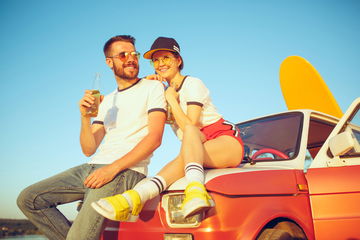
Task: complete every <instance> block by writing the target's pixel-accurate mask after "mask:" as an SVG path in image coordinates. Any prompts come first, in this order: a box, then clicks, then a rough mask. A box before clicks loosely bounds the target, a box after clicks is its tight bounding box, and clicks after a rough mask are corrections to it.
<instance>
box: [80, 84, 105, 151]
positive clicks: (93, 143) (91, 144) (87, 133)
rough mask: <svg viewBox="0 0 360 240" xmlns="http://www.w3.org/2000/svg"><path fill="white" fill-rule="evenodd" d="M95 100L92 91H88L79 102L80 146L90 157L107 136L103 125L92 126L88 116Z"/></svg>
mask: <svg viewBox="0 0 360 240" xmlns="http://www.w3.org/2000/svg"><path fill="white" fill-rule="evenodd" d="M94 101H95V98H94V97H93V96H92V95H91V91H89V90H86V91H85V94H84V97H83V98H82V99H81V100H80V102H79V108H80V113H81V128H80V145H81V149H82V151H83V153H84V154H85V156H87V157H90V156H91V155H93V154H94V153H95V152H96V149H97V148H98V146H99V145H100V143H101V140H102V139H103V138H104V136H105V129H104V126H103V125H102V124H93V125H91V119H90V117H88V116H86V111H87V109H88V108H89V107H90V106H91V105H92V104H94Z"/></svg>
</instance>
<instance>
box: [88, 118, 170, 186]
mask: <svg viewBox="0 0 360 240" xmlns="http://www.w3.org/2000/svg"><path fill="white" fill-rule="evenodd" d="M148 117H149V123H148V124H149V125H148V129H149V132H148V134H147V135H146V136H145V137H144V138H143V139H142V140H141V141H140V142H139V143H138V144H137V145H136V146H135V147H134V148H133V149H132V150H131V151H130V152H128V153H127V154H126V155H124V156H123V157H122V158H120V159H118V160H116V161H115V162H113V163H112V164H109V165H107V166H105V167H102V168H99V169H98V170H96V171H94V172H93V173H92V174H90V175H89V176H88V177H87V179H86V180H85V182H84V184H85V186H87V187H89V188H100V187H102V186H103V185H104V184H106V183H108V182H110V181H111V180H113V179H114V177H115V176H116V174H118V173H119V172H120V171H122V170H124V169H127V168H130V167H132V166H134V165H136V164H137V163H138V162H140V161H142V160H144V159H146V158H147V157H148V156H149V155H150V154H151V153H152V152H153V151H154V150H155V149H156V148H158V147H159V146H160V145H161V140H162V135H163V132H164V125H165V113H163V112H160V111H154V112H151V113H149V116H148Z"/></svg>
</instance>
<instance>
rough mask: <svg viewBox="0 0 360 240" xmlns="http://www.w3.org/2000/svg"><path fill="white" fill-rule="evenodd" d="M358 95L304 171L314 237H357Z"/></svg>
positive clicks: (359, 180) (359, 210) (359, 175)
mask: <svg viewBox="0 0 360 240" xmlns="http://www.w3.org/2000/svg"><path fill="white" fill-rule="evenodd" d="M359 106H360V98H358V99H356V100H355V101H354V102H353V104H352V105H351V106H350V107H349V109H348V111H346V113H345V114H344V116H343V117H342V118H341V119H340V121H339V123H338V124H337V125H336V127H335V128H334V130H333V131H332V132H331V134H330V135H329V137H328V139H327V140H326V142H325V143H324V145H323V146H322V148H321V149H320V151H319V153H318V154H317V156H316V157H315V159H314V161H313V163H312V164H311V166H310V168H309V169H308V171H307V173H306V179H307V182H308V186H309V195H310V196H309V197H310V204H311V209H312V216H313V222H314V232H315V237H316V239H320V240H321V239H360V144H359V142H360V111H359Z"/></svg>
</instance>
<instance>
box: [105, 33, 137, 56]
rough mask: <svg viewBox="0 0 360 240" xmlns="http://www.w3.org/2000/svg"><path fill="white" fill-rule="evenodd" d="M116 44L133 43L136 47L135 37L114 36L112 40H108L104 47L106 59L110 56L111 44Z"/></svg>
mask: <svg viewBox="0 0 360 240" xmlns="http://www.w3.org/2000/svg"><path fill="white" fill-rule="evenodd" d="M114 42H129V43H131V44H132V45H134V46H135V38H134V37H133V36H130V35H117V36H114V37H112V38H110V39H109V40H107V42H106V43H105V45H104V54H105V57H107V56H108V54H109V52H110V47H111V44H113V43H114Z"/></svg>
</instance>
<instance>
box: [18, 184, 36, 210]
mask: <svg viewBox="0 0 360 240" xmlns="http://www.w3.org/2000/svg"><path fill="white" fill-rule="evenodd" d="M31 196H32V191H31V189H30V187H27V188H25V189H24V190H22V191H21V193H20V194H19V196H18V198H17V200H16V203H17V205H18V207H19V208H20V209H21V210H22V211H24V210H26V209H30V208H33V206H31V205H32V204H31V198H32V197H31Z"/></svg>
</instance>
